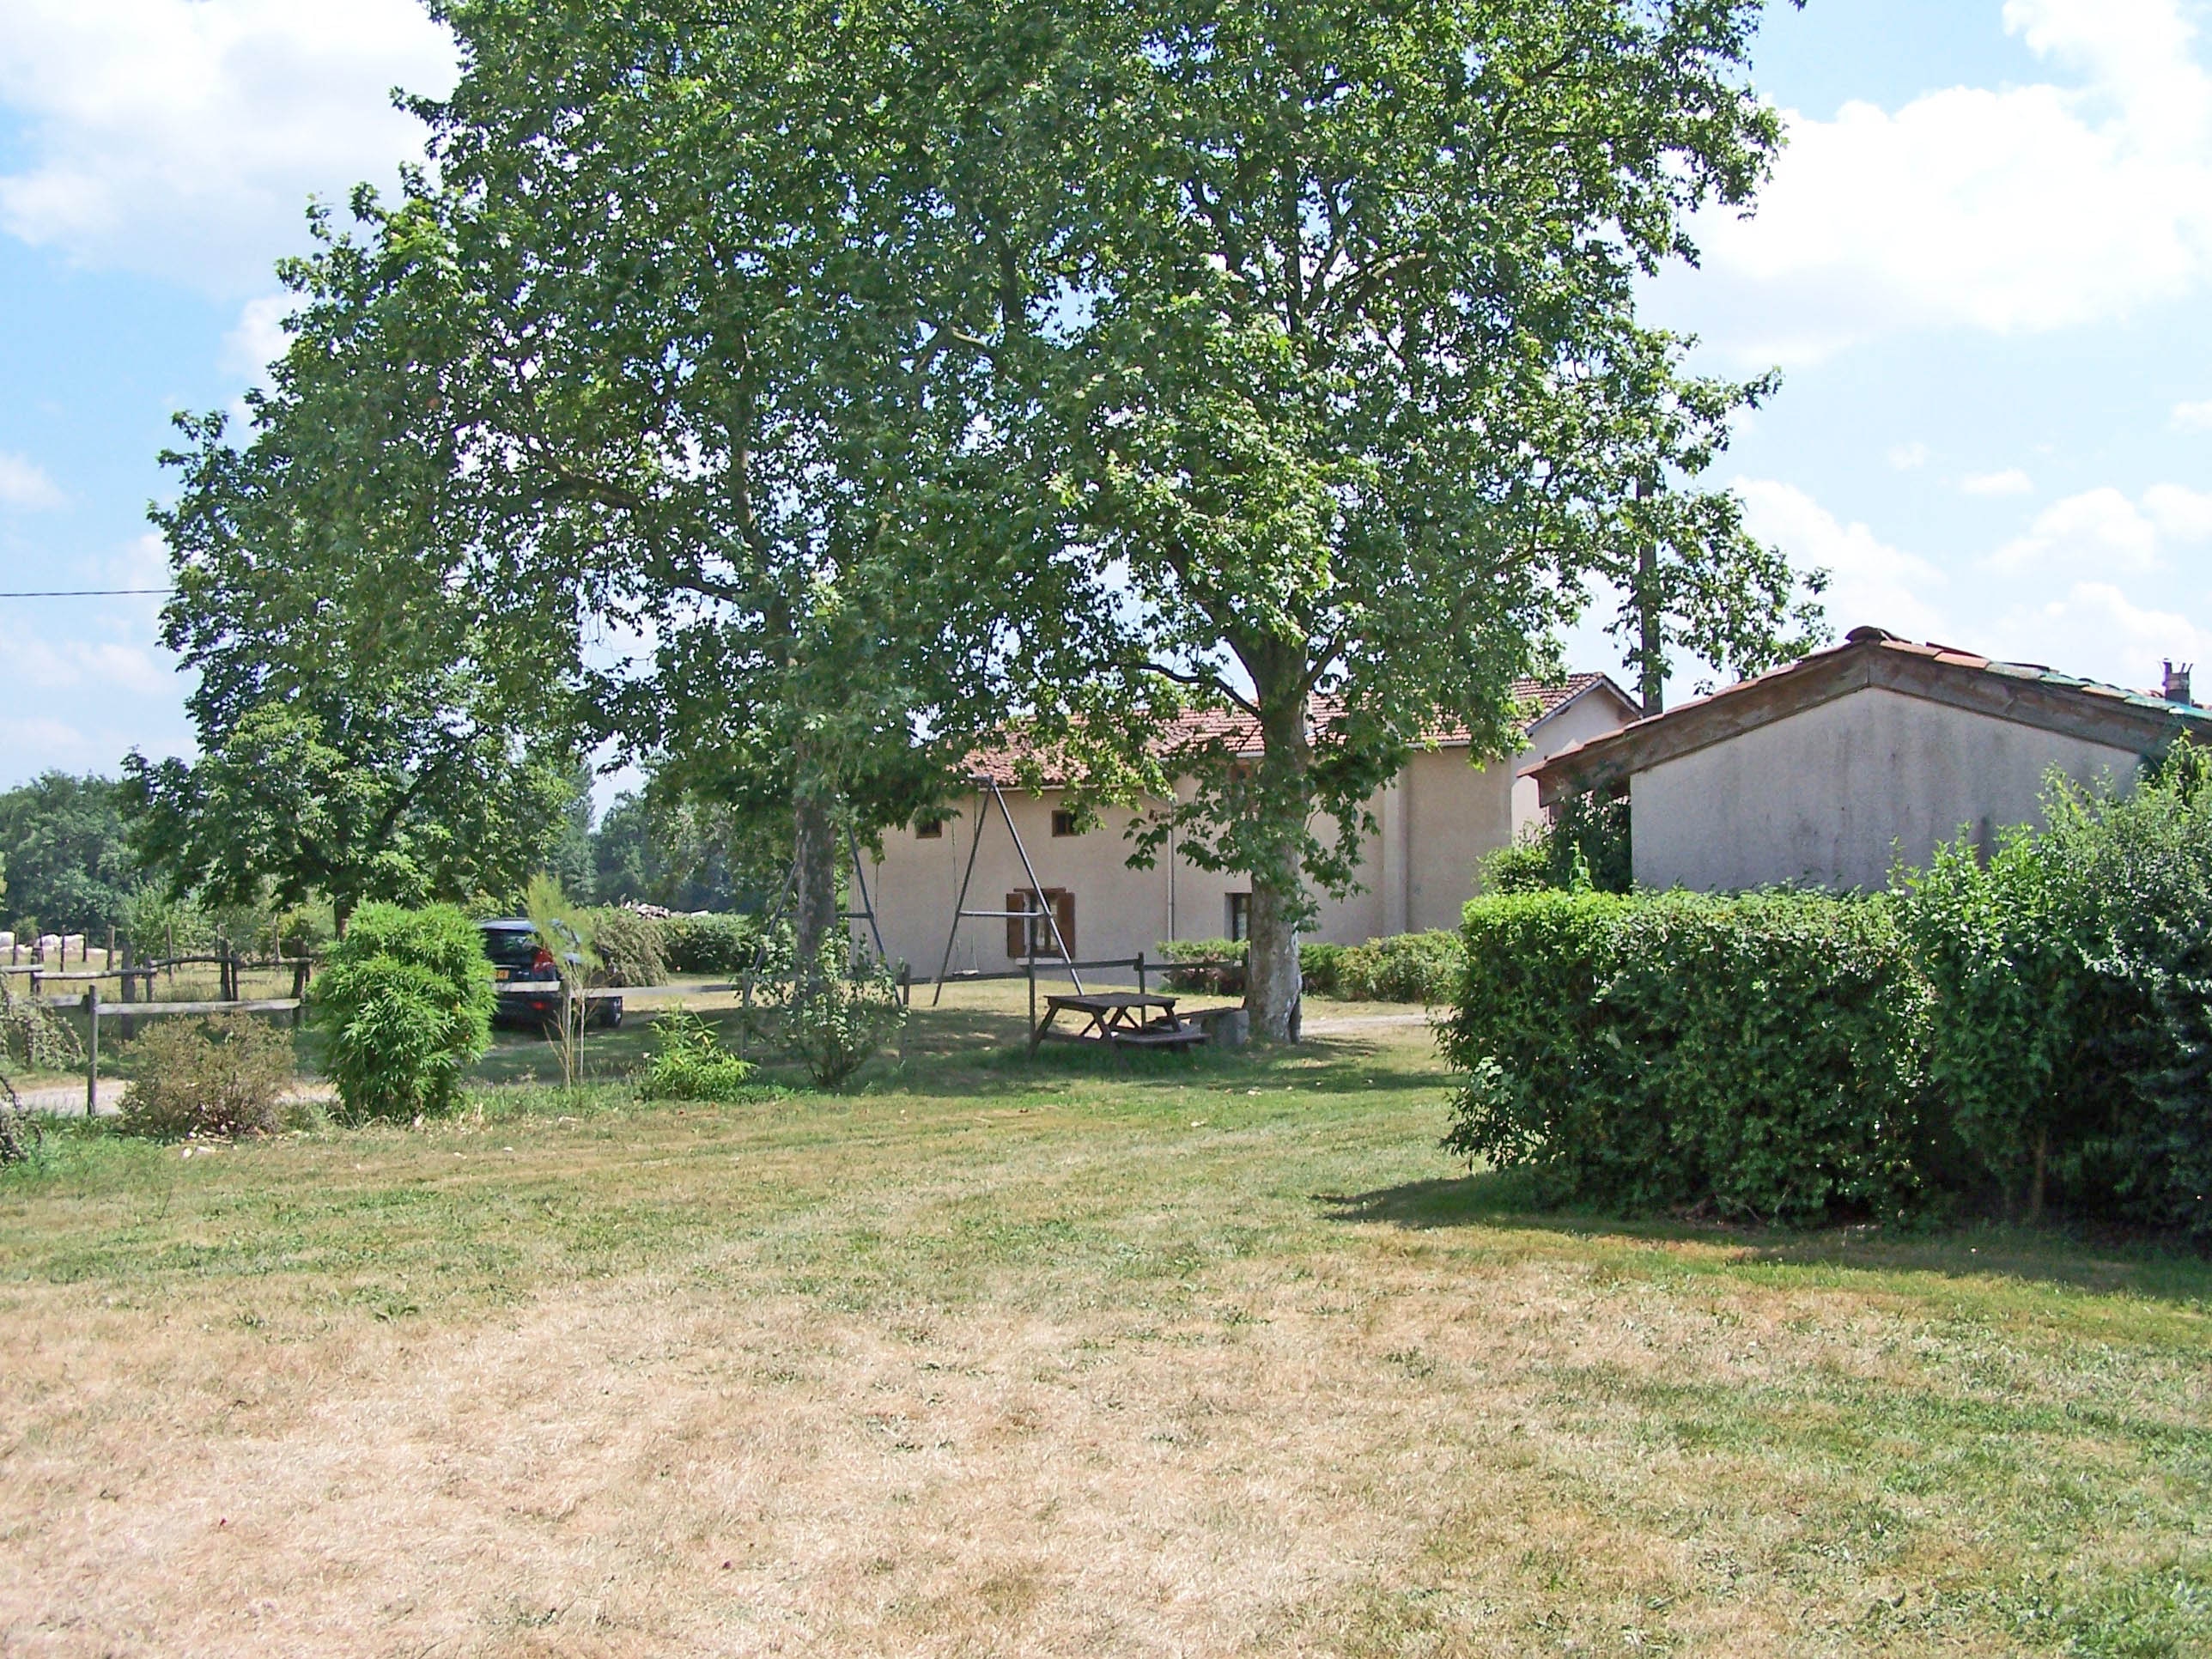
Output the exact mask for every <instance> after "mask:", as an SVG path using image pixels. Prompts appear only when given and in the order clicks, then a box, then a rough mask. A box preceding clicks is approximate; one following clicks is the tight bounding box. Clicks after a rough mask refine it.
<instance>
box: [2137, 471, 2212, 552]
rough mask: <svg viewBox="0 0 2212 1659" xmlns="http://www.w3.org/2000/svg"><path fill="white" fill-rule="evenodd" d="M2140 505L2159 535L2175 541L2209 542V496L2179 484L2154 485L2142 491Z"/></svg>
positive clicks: (2211, 508) (2211, 499)
mask: <svg viewBox="0 0 2212 1659" xmlns="http://www.w3.org/2000/svg"><path fill="white" fill-rule="evenodd" d="M2142 504H2143V511H2144V513H2147V514H2148V515H2149V518H2150V521H2151V522H2152V523H2153V524H2154V525H2156V526H2158V529H2159V533H2160V535H2161V536H2165V537H2168V538H2172V540H2174V541H2177V542H2202V541H2212V495H2206V494H2205V493H2204V492H2203V491H2202V490H2197V489H2183V488H2182V487H2181V486H2180V485H2179V484H2153V485H2152V486H2151V487H2150V488H2149V489H2146V490H2145V491H2143V498H2142Z"/></svg>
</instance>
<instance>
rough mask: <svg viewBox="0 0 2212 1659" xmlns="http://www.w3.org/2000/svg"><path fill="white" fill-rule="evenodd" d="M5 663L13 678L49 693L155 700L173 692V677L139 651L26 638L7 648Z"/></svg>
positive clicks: (147, 653)
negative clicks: (114, 693)
mask: <svg viewBox="0 0 2212 1659" xmlns="http://www.w3.org/2000/svg"><path fill="white" fill-rule="evenodd" d="M7 657H8V664H9V667H8V672H9V676H10V677H11V678H18V679H21V680H23V681H26V682H27V683H29V684H35V685H38V686H40V687H43V688H46V689H47V690H57V691H66V690H74V689H76V688H77V687H80V686H85V685H95V686H100V687H103V688H115V689H120V690H125V691H138V692H144V693H147V694H149V695H153V696H174V695H176V692H177V677H176V675H175V673H174V672H173V671H172V670H170V669H169V668H168V667H167V666H166V665H163V664H161V663H160V662H157V661H156V660H155V657H154V653H152V652H150V651H149V650H146V649H145V648H144V647H141V646H136V645H125V644H122V643H119V642H118V641H92V640H70V639H46V638H43V637H41V636H40V635H23V636H21V637H19V638H18V639H16V640H15V641H13V642H12V643H11V644H10V646H9V649H8V653H7Z"/></svg>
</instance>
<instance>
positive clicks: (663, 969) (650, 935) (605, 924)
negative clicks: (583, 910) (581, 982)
mask: <svg viewBox="0 0 2212 1659" xmlns="http://www.w3.org/2000/svg"><path fill="white" fill-rule="evenodd" d="M591 920H592V945H593V946H594V947H595V948H596V949H597V950H598V951H599V963H600V965H601V969H602V975H601V976H602V977H603V978H604V979H605V982H606V983H607V984H609V985H665V984H666V983H667V982H668V958H667V954H666V951H665V940H664V938H663V933H662V927H661V924H660V923H659V921H656V920H654V919H653V917H651V916H642V915H639V914H638V913H637V912H636V911H635V910H631V909H627V908H623V907H621V906H610V907H608V908H605V909H600V910H594V911H592V913H591Z"/></svg>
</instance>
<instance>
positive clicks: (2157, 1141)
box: [1443, 745, 2212, 1243]
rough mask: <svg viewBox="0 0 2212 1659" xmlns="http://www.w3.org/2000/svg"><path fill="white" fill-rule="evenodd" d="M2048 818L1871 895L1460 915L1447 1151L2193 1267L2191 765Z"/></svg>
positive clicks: (2206, 1034) (1618, 1204) (2206, 777)
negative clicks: (2024, 1226) (1961, 1215)
mask: <svg viewBox="0 0 2212 1659" xmlns="http://www.w3.org/2000/svg"><path fill="white" fill-rule="evenodd" d="M2045 817H2046V821H2047V823H2048V825H2049V827H2048V828H2047V829H2045V830H2042V831H2040V832H2031V831H2028V830H2026V829H2021V830H2015V831H2014V832H2012V833H2010V834H2009V835H2008V836H2006V837H2005V838H2003V840H2002V842H2001V844H2000V846H1999V847H1998V848H1997V849H1996V853H1995V854H1994V855H1986V856H1985V855H1984V854H1981V853H1979V852H1978V851H1977V849H1975V848H1972V847H1970V846H1969V845H1967V844H1966V843H1965V842H1963V841H1962V842H1960V843H1958V844H1956V845H1954V846H1950V847H1947V848H1939V849H1938V851H1937V854H1936V857H1935V858H1934V859H1933V860H1932V861H1931V863H1930V865H1929V868H1928V869H1927V870H1925V871H1923V872H1912V873H1911V874H1909V875H1908V876H1906V877H1905V878H1902V879H1901V880H1900V882H1899V886H1898V888H1897V890H1895V891H1893V892H1891V893H1887V894H1881V895H1876V896H1872V897H1869V898H1855V899H1845V898H1836V897H1831V896H1824V895H1819V894H1809V893H1802V892H1789V891H1774V892H1766V893H1756V894H1750V895H1745V896H1735V897H1712V896H1692V895H1688V894H1681V893H1673V894H1664V895H1659V896H1650V895H1642V896H1608V895H1604V894H1600V893H1592V892H1589V891H1587V890H1585V891H1581V892H1573V891H1569V892H1541V893H1529V894H1521V895H1505V896H1494V897H1488V898H1480V899H1477V900H1475V901H1474V902H1473V903H1471V904H1469V905H1468V907H1467V911H1466V918H1465V926H1464V928H1463V930H1462V939H1463V942H1464V945H1465V952H1466V954H1465V961H1464V964H1463V967H1462V975H1461V979H1460V982H1459V987H1458V992H1457V995H1456V997H1455V1012H1454V1014H1453V1016H1452V1018H1451V1019H1450V1022H1449V1026H1448V1028H1447V1029H1446V1030H1445V1031H1444V1033H1443V1048H1444V1051H1445V1054H1446V1055H1447V1057H1448V1058H1449V1060H1451V1062H1452V1063H1453V1065H1454V1066H1455V1067H1456V1068H1457V1069H1458V1070H1459V1072H1460V1073H1462V1076H1463V1077H1464V1078H1465V1079H1466V1081H1465V1084H1464V1085H1463V1086H1462V1089H1461V1091H1460V1092H1459V1094H1458V1095H1457V1097H1456V1098H1455V1102H1454V1105H1453V1117H1452V1123H1451V1127H1450V1131H1449V1134H1448V1135H1447V1137H1446V1139H1445V1145H1446V1146H1448V1147H1449V1148H1451V1149H1452V1150H1454V1151H1455V1152H1461V1153H1462V1154H1464V1155H1466V1156H1467V1157H1468V1158H1471V1159H1485V1160H1487V1161H1488V1162H1489V1163H1490V1164H1492V1165H1493V1166H1494V1167H1497V1168H1500V1169H1521V1170H1527V1171H1528V1173H1529V1175H1530V1176H1531V1177H1532V1178H1533V1180H1534V1186H1535V1190H1536V1193H1537V1195H1538V1197H1539V1199H1540V1200H1541V1201H1543V1202H1546V1203H1566V1202H1576V1203H1587V1204H1591V1205H1595V1206H1603V1207H1606V1208H1609V1209H1613V1210H1619V1211H1629V1212H1638V1211H1643V1212H1650V1211H1654V1210H1664V1209H1682V1208H1692V1209H1699V1208H1702V1209H1707V1210H1710V1211H1712V1212H1717V1213H1718V1214H1721V1215H1724V1216H1729V1217H1740V1218H1747V1219H1759V1220H1773V1221H1780V1222H1784V1223H1790V1224H1812V1223H1818V1222H1822V1221H1828V1220H1837V1219H1843V1218H1854V1217H1874V1218H1893V1217H1899V1216H1905V1215H1909V1214H1912V1213H1915V1212H1920V1213H1925V1212H1931V1211H1935V1210H1938V1209H1941V1208H1943V1207H1946V1206H1956V1205H1964V1206H1972V1207H1974V1208H1978V1209H1980V1210H1982V1211H1984V1212H1991V1213H1998V1214H2003V1215H2007V1216H2010V1217H2014V1218H2029V1219H2033V1218H2038V1217H2040V1216H2041V1215H2043V1214H2045V1212H2047V1211H2048V1212H2057V1213H2061V1214H2063V1215H2066V1216H2068V1217H2069V1218H2075V1219H2080V1220H2087V1221H2095V1222H2118V1223H2122V1224H2126V1225H2137V1226H2145V1227H2150V1228H2154V1229H2157V1230H2159V1231H2165V1232H2179V1233H2184V1234H2187V1235H2190V1236H2192V1237H2195V1238H2197V1240H2198V1241H2200V1242H2202V1243H2212V759H2208V757H2206V755H2205V754H2204V753H2203V751H2201V750H2194V749H2191V748H2189V747H2187V746H2186V745H2184V746H2182V747H2180V748H2179V749H2178V750H2177V751H2176V752H2175V754H2174V755H2173V756H2172V757H2170V758H2169V760H2168V761H2167V762H2166V763H2165V764H2164V765H2163V766H2162V767H2161V768H2160V769H2158V770H2157V771H2155V772H2154V774H2153V775H2150V776H2149V777H2148V778H2146V779H2145V780H2144V781H2142V785H2141V787H2138V788H2137V789H2136V790H2135V791H2134V792H2133V793H2130V794H2128V795H2125V796H2119V795H2116V794H2113V793H2086V792H2083V791H2081V790H2080V789H2078V788H2076V787H2074V786H2073V785H2070V784H2069V783H2066V782H2065V781H2063V780H2062V779H2056V778H2054V780H2053V781H2052V783H2051V788H2050V792H2049V793H2048V795H2047V798H2046V800H2045Z"/></svg>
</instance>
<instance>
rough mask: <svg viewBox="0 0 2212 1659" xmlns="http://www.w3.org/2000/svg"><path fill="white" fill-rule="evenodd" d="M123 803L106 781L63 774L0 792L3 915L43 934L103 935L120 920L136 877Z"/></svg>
mask: <svg viewBox="0 0 2212 1659" xmlns="http://www.w3.org/2000/svg"><path fill="white" fill-rule="evenodd" d="M124 805H125V802H124V798H123V792H122V790H121V788H120V787H119V786H118V784H117V783H116V781H114V780H113V779H112V778H103V777H97V776H93V775H86V776H83V777H77V776H74V775H70V773H67V772H46V773H42V774H41V775H39V776H38V777H36V778H34V779H33V780H32V781H30V782H28V783H26V784H22V785H20V786H18V787H15V788H14V789H9V790H7V791H5V792H4V793H0V870H4V871H5V872H6V877H7V879H6V883H5V884H4V886H0V894H4V896H5V905H6V908H5V914H6V915H9V917H11V918H14V919H16V920H17V921H19V922H20V921H36V922H37V924H38V925H39V927H41V928H43V929H44V930H46V932H48V933H87V934H90V933H104V932H105V931H106V929H107V928H109V927H113V926H115V925H117V924H118V923H119V922H120V921H122V919H123V912H124V907H125V903H126V902H128V901H129V899H130V896H131V890H132V889H133V888H134V887H136V886H137V884H138V882H139V879H140V875H139V869H138V865H137V860H135V859H134V858H133V857H132V855H131V847H130V842H129V831H128V825H127V823H126V822H125V817H124Z"/></svg>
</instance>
